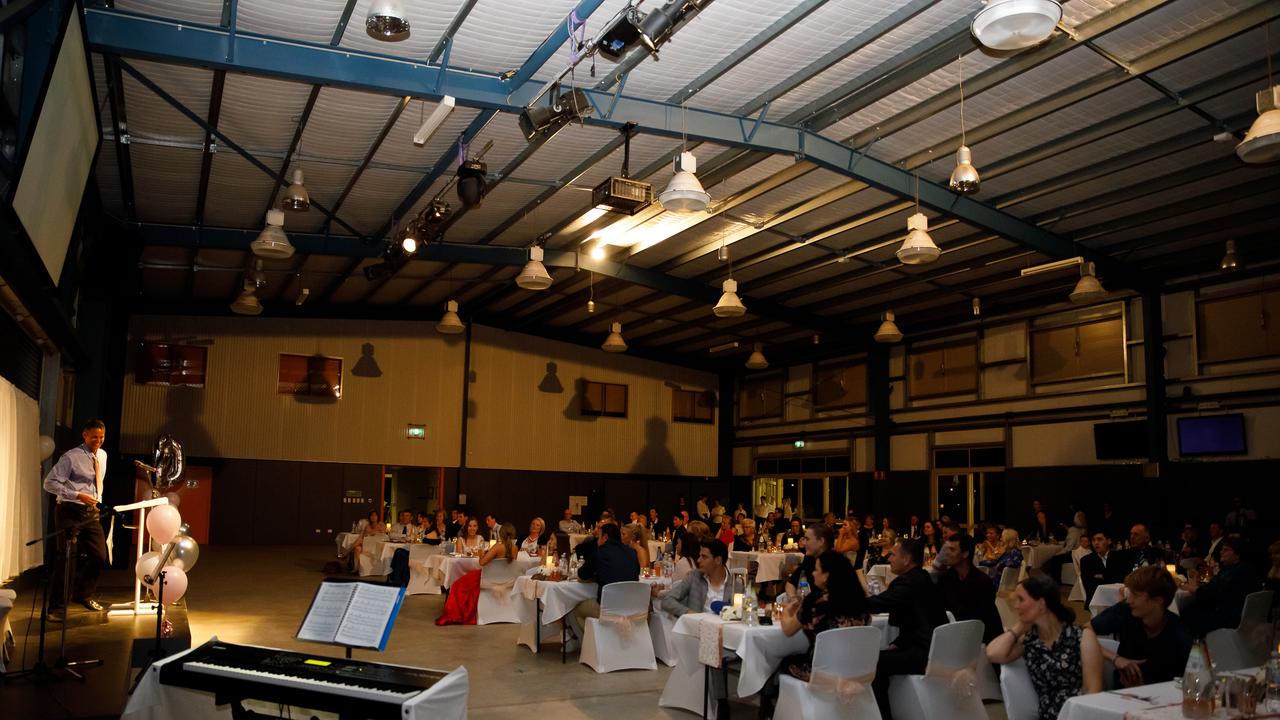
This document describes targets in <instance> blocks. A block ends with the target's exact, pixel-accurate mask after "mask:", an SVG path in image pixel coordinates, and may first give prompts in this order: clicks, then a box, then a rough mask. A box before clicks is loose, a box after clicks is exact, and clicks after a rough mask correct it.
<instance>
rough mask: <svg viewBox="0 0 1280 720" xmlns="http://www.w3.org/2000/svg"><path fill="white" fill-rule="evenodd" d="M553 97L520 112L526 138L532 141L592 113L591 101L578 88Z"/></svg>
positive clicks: (521, 124)
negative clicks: (545, 102)
mask: <svg viewBox="0 0 1280 720" xmlns="http://www.w3.org/2000/svg"><path fill="white" fill-rule="evenodd" d="M551 97H552V99H551V100H550V101H548V104H546V105H534V106H531V107H526V108H525V109H524V112H522V113H520V131H521V132H522V133H524V139H525V140H528V141H529V142H532V141H533V140H534V139H536V138H538V137H541V136H544V135H550V134H552V133H554V132H555V131H557V130H559V129H560V128H562V127H564V126H565V125H567V124H568V123H569V122H571V121H573V120H576V119H578V118H585V117H589V116H590V115H591V113H592V110H591V101H589V100H587V96H586V93H584V92H582V91H581V90H579V89H578V88H572V89H570V90H567V91H566V92H565V93H564V94H562V95H560V96H558V97H557V96H556V95H555V94H554V93H552V96H551Z"/></svg>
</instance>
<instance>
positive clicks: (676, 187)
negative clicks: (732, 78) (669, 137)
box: [658, 105, 711, 213]
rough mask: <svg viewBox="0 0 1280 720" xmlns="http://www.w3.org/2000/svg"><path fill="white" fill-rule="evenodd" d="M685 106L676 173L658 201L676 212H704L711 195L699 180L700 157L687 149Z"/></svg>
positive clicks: (681, 121) (681, 108)
mask: <svg viewBox="0 0 1280 720" xmlns="http://www.w3.org/2000/svg"><path fill="white" fill-rule="evenodd" d="M684 113H685V108H684V105H681V106H680V134H681V141H680V154H679V155H678V156H677V157H676V159H675V171H676V174H675V175H672V176H671V180H670V181H669V182H668V183H667V188H666V189H665V190H663V191H662V192H661V193H660V194H659V195H658V202H659V203H660V204H661V205H662V209H663V210H669V211H671V212H674V213H695V212H703V211H704V210H706V209H707V203H709V202H711V196H710V195H709V194H707V191H706V190H704V189H702V183H701V182H699V180H698V176H697V175H695V173H697V172H698V158H696V157H694V155H693V153H691V152H689V151H688V150H686V149H685V147H686V145H687V143H688V141H689V136H688V131H687V128H686V126H685V115H684Z"/></svg>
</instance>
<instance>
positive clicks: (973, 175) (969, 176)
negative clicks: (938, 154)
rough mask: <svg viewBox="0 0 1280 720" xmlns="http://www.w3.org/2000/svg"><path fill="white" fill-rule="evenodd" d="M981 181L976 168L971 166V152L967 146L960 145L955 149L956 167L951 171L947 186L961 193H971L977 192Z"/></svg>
mask: <svg viewBox="0 0 1280 720" xmlns="http://www.w3.org/2000/svg"><path fill="white" fill-rule="evenodd" d="M981 182H982V179H981V178H980V177H978V168H976V167H974V166H973V153H972V152H971V151H970V150H969V148H968V146H965V145H961V146H960V149H959V150H957V151H956V169H955V170H952V171H951V180H950V181H949V182H948V183H947V186H948V187H950V188H951V189H952V190H954V191H956V192H958V193H960V194H962V195H971V194H973V193H976V192H978V185H979V184H980V183H981Z"/></svg>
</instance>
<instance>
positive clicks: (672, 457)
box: [467, 326, 719, 476]
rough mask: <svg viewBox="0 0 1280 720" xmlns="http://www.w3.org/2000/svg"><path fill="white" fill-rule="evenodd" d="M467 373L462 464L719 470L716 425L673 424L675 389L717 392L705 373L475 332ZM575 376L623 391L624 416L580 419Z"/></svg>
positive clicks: (607, 470) (673, 472)
mask: <svg viewBox="0 0 1280 720" xmlns="http://www.w3.org/2000/svg"><path fill="white" fill-rule="evenodd" d="M551 363H554V364H555V373H554V377H552V376H551V375H550V373H549V368H548V366H549V364H551ZM471 368H472V375H473V376H472V383H471V390H470V398H469V404H470V418H469V421H468V426H467V466H468V467H476V468H498V469H515V470H561V471H573V472H602V473H640V474H658V475H695V476H696V475H706V476H711V475H715V474H716V428H715V425H706V424H692V423H676V422H672V421H671V395H672V393H671V391H672V386H675V387H679V388H681V389H686V390H716V389H717V380H716V376H715V375H713V374H711V373H705V372H698V371H694V370H687V369H683V368H678V367H675V366H671V365H664V364H662V363H658V362H652V361H648V360H641V359H638V358H634V357H630V356H628V355H625V354H621V355H611V354H609V353H606V352H604V351H601V350H595V349H591V348H583V347H579V346H577V345H570V344H567V343H562V342H557V341H554V340H545V339H542V338H536V337H533V336H530V335H522V334H519V333H510V332H504V331H501V330H495V329H493V328H487V327H481V326H477V327H475V328H474V329H473V332H472V345H471ZM582 379H586V380H592V381H597V382H610V383H623V384H625V385H627V387H628V398H627V405H628V406H627V417H626V418H606V417H583V416H582V415H581V414H580V413H579V412H578V408H579V402H580V399H579V397H578V392H577V391H578V389H579V381H580V380H582ZM718 419H719V418H717V420H718Z"/></svg>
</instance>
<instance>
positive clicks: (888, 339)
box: [875, 311, 902, 343]
mask: <svg viewBox="0 0 1280 720" xmlns="http://www.w3.org/2000/svg"><path fill="white" fill-rule="evenodd" d="M875 340H876V342H879V343H896V342H901V341H902V331H901V330H899V329H898V324H897V323H895V322H894V321H893V312H892V311H890V312H886V313H885V314H884V321H883V322H881V323H880V329H878V330H876V334H875Z"/></svg>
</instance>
